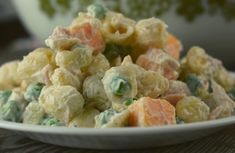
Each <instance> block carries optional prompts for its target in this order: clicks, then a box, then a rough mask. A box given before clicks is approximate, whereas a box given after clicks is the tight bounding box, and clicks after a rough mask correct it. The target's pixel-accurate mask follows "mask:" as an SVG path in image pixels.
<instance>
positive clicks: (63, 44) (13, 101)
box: [0, 4, 235, 128]
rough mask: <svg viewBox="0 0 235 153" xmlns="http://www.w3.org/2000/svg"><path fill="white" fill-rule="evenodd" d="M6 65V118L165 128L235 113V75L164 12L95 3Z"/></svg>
mask: <svg viewBox="0 0 235 153" xmlns="http://www.w3.org/2000/svg"><path fill="white" fill-rule="evenodd" d="M45 43H46V45H47V47H48V48H37V49H35V50H34V51H32V52H30V53H29V54H28V55H26V56H24V58H23V59H22V60H19V61H11V62H8V63H6V64H4V65H2V66H1V68H0V89H1V91H0V119H2V120H7V121H13V122H22V123H26V124H36V125H47V126H67V127H95V128H108V127H128V126H139V127H148V126H161V125H172V124H184V123H192V122H199V121H207V120H215V119H219V118H225V117H229V116H231V115H232V113H233V110H234V107H235V105H234V104H235V103H234V99H235V79H234V77H233V76H232V74H230V73H229V72H228V71H227V70H226V69H225V68H224V67H223V65H222V62H221V61H219V60H217V59H215V58H213V57H211V56H210V55H208V54H207V53H206V52H205V50H204V49H202V48H200V47H192V48H191V49H190V50H189V51H188V52H187V54H186V56H185V57H183V58H181V59H180V58H179V56H180V52H181V50H182V45H181V42H180V41H179V40H178V39H177V38H176V37H175V36H174V35H173V34H171V33H169V32H168V31H167V25H166V24H165V23H164V22H163V21H161V20H160V19H158V18H154V17H153V18H148V19H142V20H139V21H135V20H132V19H130V18H127V17H125V16H124V15H123V14H120V13H116V12H112V11H110V10H108V9H107V8H105V7H104V6H102V5H99V4H94V5H91V6H89V7H88V8H87V12H81V13H79V15H78V17H77V18H75V19H74V21H73V22H72V23H71V25H70V26H68V27H56V28H55V29H54V31H53V32H52V34H51V35H50V36H49V37H48V39H47V40H46V41H45Z"/></svg>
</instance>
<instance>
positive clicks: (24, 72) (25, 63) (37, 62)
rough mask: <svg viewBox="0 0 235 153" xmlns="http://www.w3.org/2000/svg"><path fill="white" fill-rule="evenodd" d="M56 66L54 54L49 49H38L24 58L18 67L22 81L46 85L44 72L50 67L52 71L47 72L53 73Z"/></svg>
mask: <svg viewBox="0 0 235 153" xmlns="http://www.w3.org/2000/svg"><path fill="white" fill-rule="evenodd" d="M54 65H55V61H54V52H53V51H52V50H50V49H48V48H38V49H36V50H34V51H32V52H30V53H29V54H28V55H27V56H24V58H23V60H22V61H21V62H20V63H19V65H18V68H17V72H18V75H19V76H20V77H21V78H22V79H26V80H33V81H34V82H41V83H45V82H46V81H45V76H44V75H45V74H44V70H46V69H47V68H48V67H49V68H50V70H47V71H53V67H54ZM44 68H45V69H44ZM49 73H50V72H47V74H49Z"/></svg>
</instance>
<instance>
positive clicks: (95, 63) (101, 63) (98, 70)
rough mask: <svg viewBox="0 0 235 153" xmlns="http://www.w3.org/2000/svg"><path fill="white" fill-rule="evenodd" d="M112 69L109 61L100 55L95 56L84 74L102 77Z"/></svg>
mask: <svg viewBox="0 0 235 153" xmlns="http://www.w3.org/2000/svg"><path fill="white" fill-rule="evenodd" d="M109 68H110V64H109V61H108V60H107V58H106V57H105V56H104V55H103V54H98V55H96V56H94V59H93V60H92V62H91V63H90V64H89V65H88V66H87V67H86V68H84V69H83V71H85V72H84V73H85V74H87V75H98V76H100V77H103V76H104V73H105V72H106V71H107V70H108V69H109Z"/></svg>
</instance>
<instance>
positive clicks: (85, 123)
mask: <svg viewBox="0 0 235 153" xmlns="http://www.w3.org/2000/svg"><path fill="white" fill-rule="evenodd" d="M99 113H100V112H99V111H98V110H97V109H95V108H86V109H85V110H84V111H83V112H82V113H81V114H79V115H77V116H75V117H74V118H73V119H72V120H71V121H70V122H69V125H68V127H94V126H95V116H96V115H98V114H99Z"/></svg>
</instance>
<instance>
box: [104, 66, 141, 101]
mask: <svg viewBox="0 0 235 153" xmlns="http://www.w3.org/2000/svg"><path fill="white" fill-rule="evenodd" d="M102 83H103V85H104V89H105V92H106V95H107V96H108V98H109V100H110V101H111V102H115V103H122V102H123V101H124V100H126V99H130V98H134V97H135V96H136V95H137V81H136V75H135V72H134V71H133V70H131V69H129V67H128V66H118V67H112V68H111V69H109V70H108V71H106V73H105V75H104V77H103V79H102Z"/></svg>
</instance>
